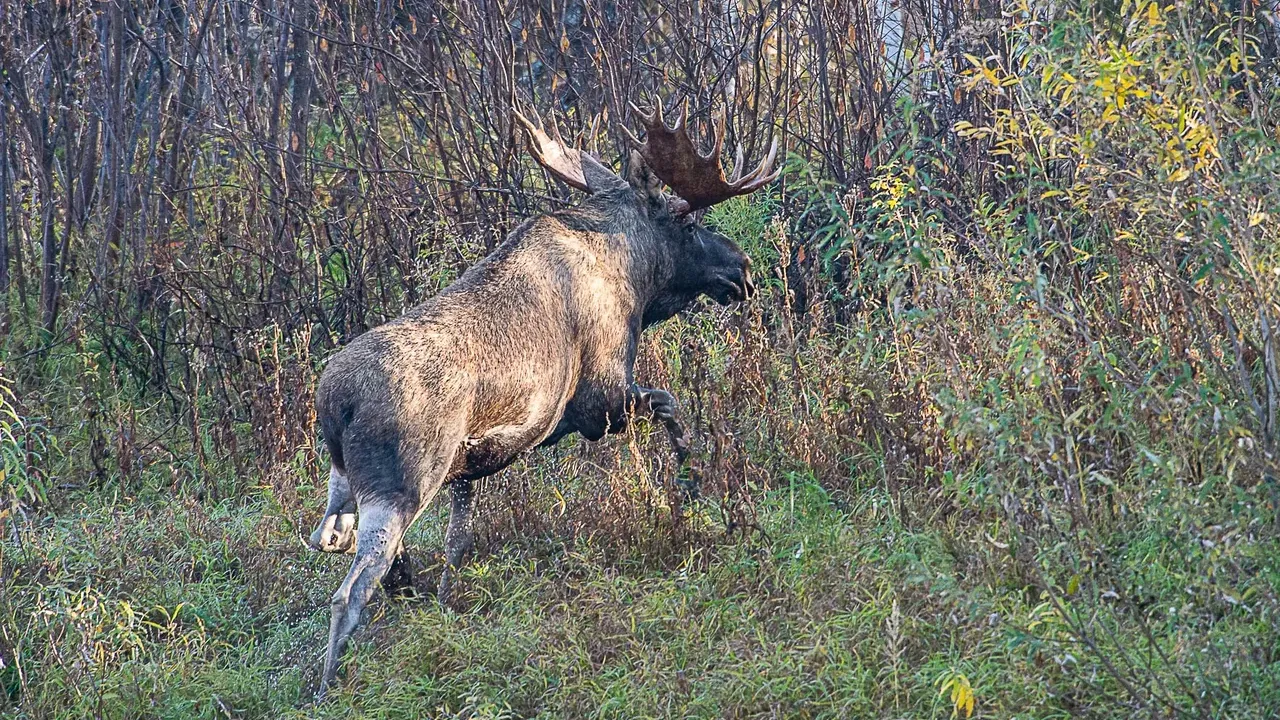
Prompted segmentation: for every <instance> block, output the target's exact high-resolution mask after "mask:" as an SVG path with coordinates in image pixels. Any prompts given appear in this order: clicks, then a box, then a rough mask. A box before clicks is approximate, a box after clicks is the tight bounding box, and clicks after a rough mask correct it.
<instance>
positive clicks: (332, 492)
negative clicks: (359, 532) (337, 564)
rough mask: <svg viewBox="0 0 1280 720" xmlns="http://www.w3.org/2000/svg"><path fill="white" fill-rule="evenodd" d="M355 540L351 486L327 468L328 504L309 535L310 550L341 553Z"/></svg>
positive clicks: (340, 474)
mask: <svg viewBox="0 0 1280 720" xmlns="http://www.w3.org/2000/svg"><path fill="white" fill-rule="evenodd" d="M355 539H356V502H355V498H354V497H352V495H351V483H350V482H348V481H347V476H346V475H344V474H343V473H342V472H340V471H339V470H338V468H336V467H330V468H329V504H328V506H327V507H326V508H325V511H324V517H323V518H321V520H320V524H319V525H317V526H316V529H315V530H314V531H312V533H311V541H310V542H309V543H308V544H309V545H310V546H311V548H312V549H314V550H319V551H320V552H327V553H343V552H346V551H348V550H350V549H351V548H352V546H353V545H354V544H355Z"/></svg>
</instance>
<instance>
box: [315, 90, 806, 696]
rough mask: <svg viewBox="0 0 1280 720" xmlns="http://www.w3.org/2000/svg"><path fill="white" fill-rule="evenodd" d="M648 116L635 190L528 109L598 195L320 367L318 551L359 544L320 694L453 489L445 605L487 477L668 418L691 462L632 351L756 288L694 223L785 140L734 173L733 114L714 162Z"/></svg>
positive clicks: (510, 243)
mask: <svg viewBox="0 0 1280 720" xmlns="http://www.w3.org/2000/svg"><path fill="white" fill-rule="evenodd" d="M635 112H636V114H637V115H638V116H639V118H640V119H641V121H642V123H643V124H644V131H645V139H644V141H643V142H641V141H640V140H639V139H638V138H637V137H635V136H634V135H632V134H631V133H630V132H627V133H626V135H627V137H628V138H629V139H630V141H631V142H632V144H633V145H634V146H635V150H633V152H632V153H631V157H630V162H629V167H628V171H627V178H626V179H625V180H624V179H623V178H621V177H619V176H618V175H615V174H614V173H613V172H612V171H610V170H609V169H608V168H606V167H605V166H604V165H602V164H601V163H600V162H599V161H597V160H596V159H595V158H593V157H592V156H591V155H589V154H587V153H585V152H582V151H580V150H577V149H574V148H572V147H570V146H568V145H566V144H565V142H564V141H563V139H562V138H561V136H560V134H559V132H558V131H557V130H556V128H555V124H554V123H550V124H549V126H548V128H547V129H544V128H543V127H542V126H541V123H535V122H533V121H530V120H529V119H527V118H526V117H525V116H523V115H521V114H520V113H519V112H518V111H517V112H515V113H514V116H515V120H516V121H518V122H519V124H520V125H521V126H523V128H524V130H525V132H526V134H527V136H528V139H529V144H530V147H531V150H532V152H533V155H534V157H535V158H536V159H537V160H538V162H539V163H540V164H541V165H542V166H543V167H545V168H546V169H547V170H548V171H550V173H551V174H553V175H554V176H555V177H557V178H559V179H560V180H562V181H563V182H565V183H567V184H569V185H571V186H573V187H575V188H577V189H579V190H583V191H585V192H586V193H587V194H588V197H587V198H586V199H585V200H584V201H582V202H581V203H580V204H579V205H577V206H575V207H572V208H569V209H566V210H561V211H559V212H554V213H550V214H547V215H540V216H538V217H534V218H532V219H531V220H528V221H526V222H525V223H524V224H522V225H520V226H519V227H518V228H516V229H515V230H514V231H513V232H512V233H511V234H510V235H509V236H508V237H507V238H506V240H505V241H503V242H502V244H500V245H499V246H498V247H497V248H496V249H495V250H494V251H493V252H492V253H491V254H490V255H489V256H487V257H485V258H484V259H482V260H480V261H479V262H477V263H476V264H475V265H474V266H472V267H471V268H470V269H468V270H467V271H466V272H465V273H464V274H463V275H462V277H460V278H459V279H458V280H457V281H456V282H454V283H453V284H452V285H450V286H449V287H448V288H446V289H445V290H444V291H442V292H441V293H439V294H438V295H436V296H435V297H433V298H431V299H429V300H427V301H426V302H424V303H422V304H421V305H418V306H417V307H415V308H413V309H411V310H409V311H408V312H406V313H405V314H404V315H403V316H402V317H400V318H398V319H396V320H394V321H391V322H389V323H386V324H385V325H382V326H379V327H377V328H374V329H373V330H370V331H368V332H366V333H365V334H363V335H361V336H359V337H357V338H356V339H355V340H353V341H352V342H351V343H350V344H349V345H347V347H345V348H344V349H343V350H342V351H340V352H338V353H337V354H336V355H334V356H333V358H332V359H331V360H330V361H329V363H328V365H327V367H326V368H325V370H324V373H323V374H322V375H321V377H320V382H319V385H318V387H317V388H316V413H317V417H318V419H319V423H320V429H321V434H322V436H323V438H324V442H325V445H326V446H327V447H328V450H329V455H330V458H331V462H332V467H331V470H330V474H329V502H328V507H327V508H326V509H325V512H324V518H323V519H322V520H321V521H320V525H319V526H318V527H317V528H316V530H315V532H313V533H312V535H311V540H310V544H311V546H312V547H314V548H315V549H317V550H321V551H324V552H346V551H348V550H349V549H351V547H352V545H353V544H354V548H355V559H354V561H353V562H352V564H351V571H350V572H349V573H348V574H347V576H346V579H345V580H343V582H342V585H341V586H340V587H339V588H338V590H337V592H335V593H334V595H333V599H332V603H331V610H332V613H333V615H332V619H331V621H330V625H329V645H328V650H327V654H326V656H325V663H324V674H323V676H322V678H321V683H320V697H321V698H323V697H324V695H325V693H326V691H327V689H328V688H329V687H330V685H331V684H332V683H333V682H334V680H335V678H336V676H337V670H338V662H339V659H340V658H341V655H342V652H343V650H344V648H345V647H346V645H347V641H348V639H349V638H350V636H351V633H352V632H353V631H354V630H355V628H356V626H357V625H358V624H359V622H360V616H361V613H362V611H363V610H364V608H365V605H366V604H367V603H368V602H369V599H370V598H371V597H372V596H373V593H374V591H375V586H376V585H377V584H378V583H379V581H382V582H383V584H384V585H388V584H389V583H391V582H393V581H394V579H395V578H397V577H401V578H402V577H403V576H404V574H405V573H404V567H405V565H406V563H407V558H406V556H405V551H404V547H403V538H404V534H405V531H406V530H407V529H408V528H409V526H410V525H412V524H413V522H414V520H415V519H416V518H417V517H418V515H419V514H420V513H421V512H422V510H423V508H425V507H426V506H427V505H428V504H429V503H430V502H431V500H432V499H433V498H434V497H435V495H436V493H437V492H439V490H440V488H441V487H442V486H444V485H446V484H447V485H448V486H449V489H450V492H451V495H452V507H451V511H450V516H449V526H448V529H447V530H446V532H445V561H446V564H445V569H444V573H443V576H442V577H441V579H440V585H439V596H440V600H441V601H442V602H444V603H446V604H447V603H448V602H449V599H450V594H451V592H452V590H453V587H454V584H455V582H456V581H455V577H454V576H455V575H456V572H457V568H458V566H459V564H460V563H461V562H462V559H463V556H464V555H465V554H466V553H467V552H468V550H469V549H470V548H471V545H472V536H471V531H470V522H469V513H470V508H471V502H472V483H473V481H475V480H476V479H478V478H482V477H485V476H487V475H491V474H493V473H496V472H498V471H499V470H501V469H502V468H504V467H506V466H507V465H509V464H510V463H511V462H512V461H513V460H515V458H516V457H517V456H519V455H520V453H522V452H524V451H526V450H528V449H530V448H533V447H535V446H538V445H551V444H554V443H555V442H557V441H559V440H560V439H561V438H563V437H565V436H566V435H569V434H571V433H575V432H576V433H580V434H581V435H583V436H584V437H586V438H587V439H589V440H593V441H594V440H599V439H600V438H602V437H604V436H605V434H607V433H616V432H618V431H620V430H622V429H623V428H624V427H625V426H626V423H627V420H628V418H631V417H647V418H652V419H654V420H657V421H660V422H662V423H664V424H665V425H666V427H667V429H668V430H669V431H670V433H671V435H672V439H673V440H674V441H675V442H676V445H677V452H678V454H681V453H683V452H684V445H683V434H682V432H681V431H680V425H679V423H678V421H677V420H676V404H675V401H674V399H673V398H672V396H671V394H670V393H668V392H666V391H664V390H660V389H654V388H647V387H642V386H640V385H638V384H636V382H635V381H634V379H633V377H632V375H633V370H634V366H635V359H636V344H637V343H638V342H639V340H640V334H641V331H642V330H644V328H646V327H649V326H651V325H654V324H656V323H660V322H662V321H664V320H667V319H668V318H670V317H672V316H673V315H675V314H676V313H678V312H680V311H681V310H683V309H685V308H687V307H689V306H690V305H691V304H692V303H693V302H694V301H695V300H696V299H697V298H698V297H700V296H702V295H708V296H710V297H711V298H713V299H715V300H716V301H717V302H719V303H721V304H725V305H727V304H730V303H733V302H737V301H742V300H746V299H747V298H749V297H751V296H752V294H753V293H754V290H755V288H754V285H753V284H752V281H751V271H750V268H751V261H750V259H749V258H748V257H747V256H746V255H745V254H744V253H743V252H742V250H741V249H739V248H738V246H737V245H735V244H734V243H733V241H732V240H730V239H729V238H727V237H725V236H724V235H722V234H720V233H718V232H714V231H712V230H708V229H707V228H705V227H703V226H702V225H701V224H699V223H698V222H696V221H695V219H694V217H693V216H692V215H691V213H693V212H694V211H697V210H700V209H703V208H707V207H710V206H711V205H714V204H716V203H718V202H721V201H723V200H726V199H728V198H731V197H734V196H736V195H744V194H747V193H750V192H753V191H755V190H757V189H759V188H760V187H762V186H764V185H766V184H767V183H769V182H771V181H773V180H774V179H775V178H776V177H777V176H778V174H779V173H780V172H781V171H780V170H779V171H777V172H774V171H773V165H774V160H775V158H776V155H777V149H778V144H777V139H776V138H775V139H774V141H773V143H772V145H771V147H770V149H769V153H768V155H767V157H766V158H765V159H764V160H763V161H762V162H761V163H760V165H759V166H757V167H756V168H755V169H754V170H752V171H751V172H749V173H746V174H741V171H742V169H743V164H742V150H741V147H739V148H738V153H737V158H736V161H735V168H734V171H733V172H732V173H730V175H729V177H728V178H726V177H725V173H724V169H723V167H722V166H721V165H720V159H719V158H720V151H721V148H722V144H723V141H724V122H723V118H722V119H721V121H720V123H719V124H718V127H717V130H716V133H715V143H714V147H713V149H712V150H711V152H710V153H708V154H706V155H703V154H701V153H700V152H699V151H698V150H697V149H696V148H695V146H694V144H693V141H692V140H691V139H690V136H689V133H688V127H687V112H682V114H681V117H680V118H679V120H678V121H677V122H676V124H675V125H674V127H672V126H668V125H667V123H666V121H665V120H664V119H663V114H662V107H661V103H660V102H659V103H656V104H655V108H654V110H653V111H652V112H651V113H644V112H641V111H640V110H639V109H635ZM535 119H536V116H535ZM548 131H549V132H548ZM660 182H661V183H665V184H666V185H667V186H668V187H669V188H670V189H671V191H672V192H673V194H672V195H668V194H666V193H664V192H662V191H661V189H660ZM357 513H358V514H359V524H358V525H357V522H356V515H357Z"/></svg>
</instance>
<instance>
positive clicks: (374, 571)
mask: <svg viewBox="0 0 1280 720" xmlns="http://www.w3.org/2000/svg"><path fill="white" fill-rule="evenodd" d="M412 521H413V512H412V511H409V510H405V509H403V508H402V507H400V506H399V505H396V504H394V503H380V504H375V503H373V502H369V503H366V504H365V506H364V507H363V508H362V509H361V517H360V529H359V531H358V534H359V537H358V539H357V544H356V558H355V561H354V562H352V563H351V571H350V572H348V573H347V577H346V579H345V580H343V581H342V585H340V586H339V587H338V590H337V592H335V593H334V594H333V599H332V600H331V601H330V610H331V611H332V613H333V615H332V617H331V619H330V621H329V647H328V651H327V652H326V654H325V660H324V675H323V677H322V679H321V681H320V698H321V699H323V698H324V696H325V693H326V692H327V691H328V689H329V686H330V685H332V684H333V681H334V680H335V679H336V678H337V675H338V661H339V660H340V659H341V657H342V652H343V650H345V649H346V646H347V641H348V640H349V639H350V638H351V633H352V632H354V631H355V629H356V626H357V625H359V624H360V615H361V613H362V612H364V608H365V606H366V605H367V604H368V603H369V600H370V598H372V597H373V593H374V591H375V590H376V589H377V587H378V581H380V580H381V579H382V577H383V575H385V574H386V572H387V570H388V569H390V567H391V563H392V561H393V560H394V558H395V557H396V554H397V553H398V552H399V551H400V547H401V542H402V540H403V538H404V533H405V530H407V529H408V527H409V524H410V523H411V522H412Z"/></svg>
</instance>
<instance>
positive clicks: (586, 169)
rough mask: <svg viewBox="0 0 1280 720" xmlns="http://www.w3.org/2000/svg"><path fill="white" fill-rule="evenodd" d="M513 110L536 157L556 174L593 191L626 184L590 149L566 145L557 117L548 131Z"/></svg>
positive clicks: (577, 185)
mask: <svg viewBox="0 0 1280 720" xmlns="http://www.w3.org/2000/svg"><path fill="white" fill-rule="evenodd" d="M511 112H512V113H514V114H515V116H516V119H517V120H519V121H520V124H521V125H523V126H524V130H525V132H526V133H527V134H528V136H529V148H530V149H531V150H532V151H533V157H534V159H536V160H537V161H538V163H539V164H540V165H542V167H544V168H546V169H547V170H548V171H550V172H551V174H552V175H555V176H556V177H558V178H560V179H561V180H563V181H564V182H566V183H568V184H569V185H572V186H573V187H576V188H578V189H579V190H586V191H587V192H589V193H597V192H600V191H601V190H606V189H610V188H616V187H620V186H625V185H626V182H625V181H623V180H622V178H620V177H618V176H617V175H614V174H613V172H612V171H610V170H609V168H607V167H605V166H604V165H601V164H600V161H599V160H596V159H595V158H593V157H591V155H590V154H589V153H585V152H582V151H581V150H578V149H576V148H572V147H569V146H568V145H566V144H565V142H564V139H563V138H561V137H560V130H559V129H558V128H557V127H556V123H555V120H554V119H553V120H552V121H551V123H550V124H549V127H550V130H551V133H550V134H549V135H548V134H547V132H546V131H544V130H543V129H542V128H541V127H540V126H539V124H538V123H534V122H532V121H530V120H529V118H527V117H525V116H524V115H521V114H520V111H519V110H516V109H515V108H512V110H511ZM534 117H537V115H534Z"/></svg>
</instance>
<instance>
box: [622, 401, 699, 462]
mask: <svg viewBox="0 0 1280 720" xmlns="http://www.w3.org/2000/svg"><path fill="white" fill-rule="evenodd" d="M627 406H628V409H629V410H630V413H629V414H631V415H633V416H634V415H637V414H638V415H640V416H641V417H649V418H652V419H654V420H657V421H658V422H661V423H662V425H663V427H665V428H666V429H667V437H669V438H670V439H671V447H672V448H673V449H674V450H675V453H676V460H677V461H678V463H679V464H680V465H684V463H685V461H686V460H688V459H689V441H688V439H686V438H685V435H684V427H683V426H682V425H680V420H679V419H678V418H677V417H676V411H677V405H676V399H675V398H674V397H672V396H671V393H669V392H667V391H666V390H659V389H657V388H646V387H641V386H639V385H636V384H634V383H633V384H632V385H631V387H630V388H629V390H628V391H627Z"/></svg>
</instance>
